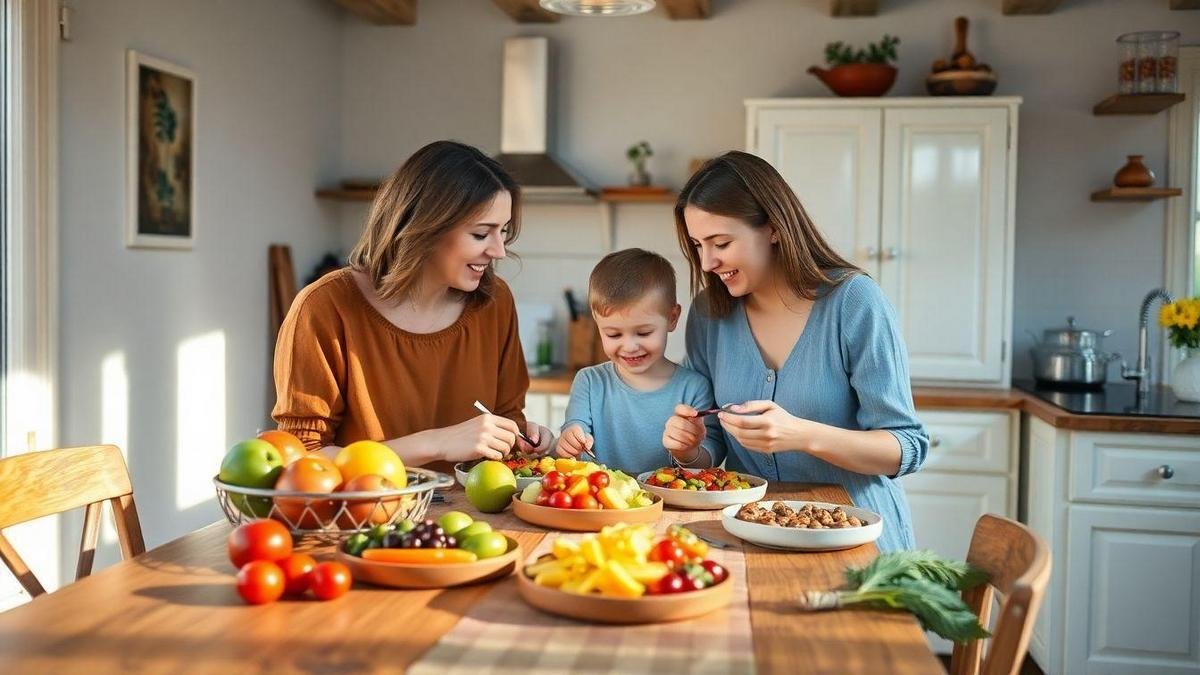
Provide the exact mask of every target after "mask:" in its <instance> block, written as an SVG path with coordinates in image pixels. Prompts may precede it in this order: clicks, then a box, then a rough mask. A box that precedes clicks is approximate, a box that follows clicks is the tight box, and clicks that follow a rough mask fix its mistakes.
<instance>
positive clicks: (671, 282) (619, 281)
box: [588, 248, 676, 316]
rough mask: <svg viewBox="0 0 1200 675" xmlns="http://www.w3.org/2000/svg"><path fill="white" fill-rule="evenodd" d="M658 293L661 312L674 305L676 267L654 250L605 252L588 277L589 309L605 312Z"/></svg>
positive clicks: (636, 249) (602, 314)
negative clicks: (606, 253)
mask: <svg viewBox="0 0 1200 675" xmlns="http://www.w3.org/2000/svg"><path fill="white" fill-rule="evenodd" d="M651 293H657V294H658V298H659V300H660V301H661V306H662V310H663V314H664V315H667V314H669V313H670V311H671V309H672V308H674V307H675V304H676V302H675V268H674V267H672V266H671V263H669V262H667V259H666V258H664V257H662V256H661V255H659V254H657V253H653V252H651V251H647V250H645V249H640V248H627V249H625V250H624V251H617V252H615V253H609V254H608V255H606V256H604V257H603V258H602V259H601V260H600V262H599V263H597V264H596V268H595V269H593V270H592V276H591V278H590V279H589V280H588V305H589V306H590V307H591V310H592V313H594V314H597V315H599V316H608V315H609V314H612V313H613V312H616V311H619V310H622V309H625V308H627V307H630V306H632V305H634V304H635V303H637V302H638V301H640V300H641V299H643V298H645V297H647V296H648V295H649V294H651Z"/></svg>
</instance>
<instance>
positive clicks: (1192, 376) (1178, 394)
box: [1171, 351, 1200, 403]
mask: <svg viewBox="0 0 1200 675" xmlns="http://www.w3.org/2000/svg"><path fill="white" fill-rule="evenodd" d="M1171 389H1172V390H1173V391H1174V392H1175V398H1177V399H1179V400H1180V401H1192V402H1194V403H1196V402H1200V351H1198V352H1193V353H1191V354H1188V356H1187V358H1185V359H1184V360H1182V361H1180V362H1179V363H1177V364H1175V370H1173V371H1171Z"/></svg>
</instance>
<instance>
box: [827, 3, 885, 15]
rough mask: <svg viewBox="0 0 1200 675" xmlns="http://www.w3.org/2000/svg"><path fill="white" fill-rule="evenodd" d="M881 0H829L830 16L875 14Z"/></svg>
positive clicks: (877, 11)
mask: <svg viewBox="0 0 1200 675" xmlns="http://www.w3.org/2000/svg"><path fill="white" fill-rule="evenodd" d="M878 13H879V0H829V16H875V15H876V14H878Z"/></svg>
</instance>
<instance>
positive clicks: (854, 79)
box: [808, 34, 900, 96]
mask: <svg viewBox="0 0 1200 675" xmlns="http://www.w3.org/2000/svg"><path fill="white" fill-rule="evenodd" d="M898 44H900V38H897V37H893V36H891V35H886V34H885V35H884V36H883V39H882V40H880V41H879V42H872V43H871V44H868V45H867V47H866V48H865V49H855V48H853V47H851V46H850V45H847V44H845V43H843V42H841V41H838V42H830V43H829V44H827V45H825V63H826V64H828V65H829V66H830V67H829V69H828V70H826V69H824V68H818V67H817V66H812V67H811V68H809V69H808V72H809V73H811V74H813V75H815V76H816V77H817V78H818V79H820V80H821V81H822V82H824V83H825V85H826V86H828V87H829V88H830V89H832V90H833V93H835V94H837V95H838V96H883V95H884V94H886V93H887V90H888V89H891V88H892V84H893V83H894V82H895V81H896V68H895V67H893V66H891V65H889V64H890V63H892V62H895V60H896V45H898Z"/></svg>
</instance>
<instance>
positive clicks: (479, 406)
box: [475, 401, 537, 448]
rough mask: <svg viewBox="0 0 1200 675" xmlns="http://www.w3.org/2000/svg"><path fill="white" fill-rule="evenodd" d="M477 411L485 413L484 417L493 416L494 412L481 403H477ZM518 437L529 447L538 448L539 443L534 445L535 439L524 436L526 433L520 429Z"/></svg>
mask: <svg viewBox="0 0 1200 675" xmlns="http://www.w3.org/2000/svg"><path fill="white" fill-rule="evenodd" d="M475 409H476V410H478V411H479V412H481V413H483V414H484V415H491V414H492V411H491V410H488V409H487V406H485V405H484V404H482V403H480V402H479V401H475ZM517 435H518V436H520V437H521V440H523V441H525V442H526V443H528V444H529V447H531V448H536V447H537V443H534V442H533V439H531V438H530V437H528V436H526V435H525V434H524V432H522V431H521V430H520V429H517Z"/></svg>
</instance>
